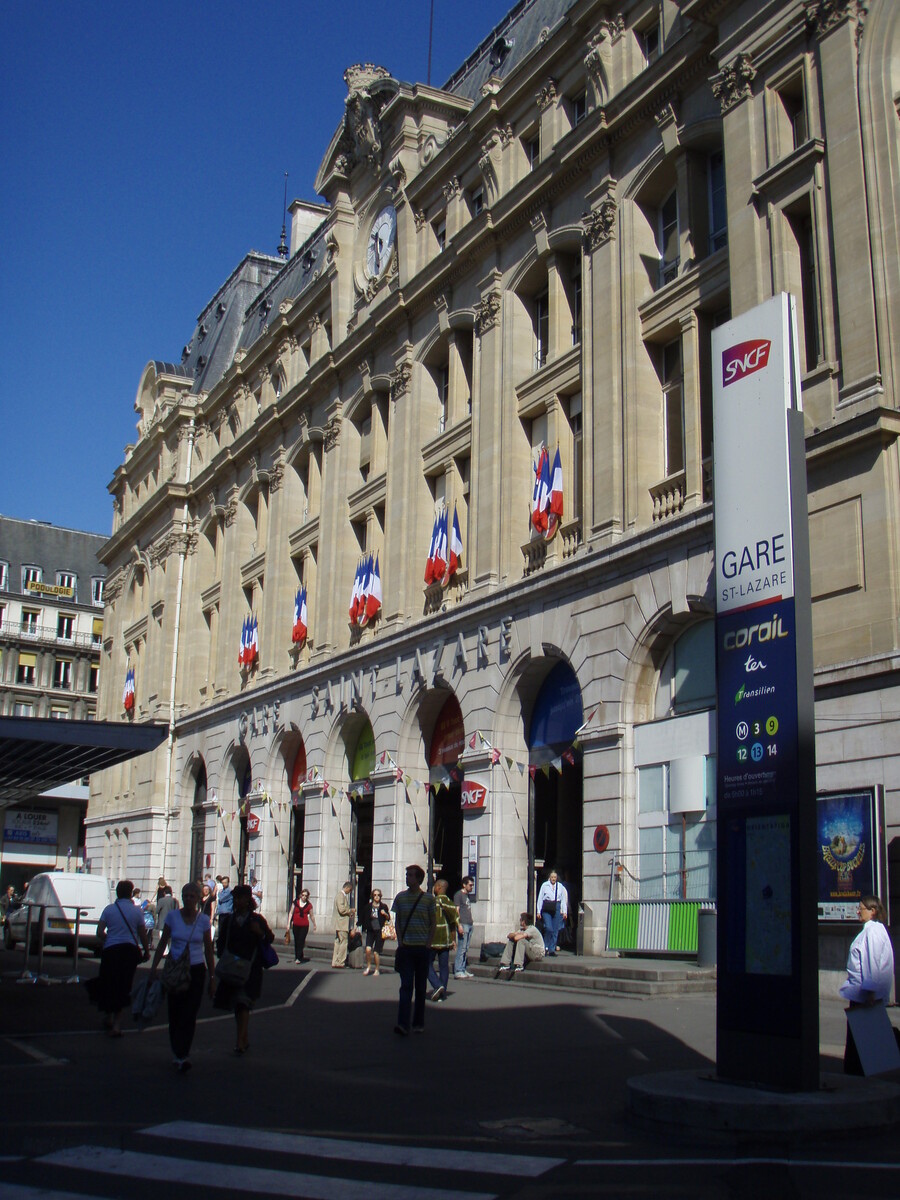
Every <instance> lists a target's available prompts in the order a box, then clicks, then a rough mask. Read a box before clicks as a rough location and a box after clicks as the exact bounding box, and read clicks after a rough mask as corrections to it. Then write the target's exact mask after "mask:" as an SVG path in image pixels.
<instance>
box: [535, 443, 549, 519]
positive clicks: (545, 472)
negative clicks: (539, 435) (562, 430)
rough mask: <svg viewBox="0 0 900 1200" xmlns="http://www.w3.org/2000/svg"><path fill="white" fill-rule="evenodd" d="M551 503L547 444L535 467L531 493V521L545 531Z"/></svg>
mask: <svg viewBox="0 0 900 1200" xmlns="http://www.w3.org/2000/svg"><path fill="white" fill-rule="evenodd" d="M549 505H550V456H549V454H548V453H547V448H546V446H541V453H540V457H539V458H538V461H537V466H536V467H535V468H534V490H533V491H532V493H531V523H532V525H533V526H534V528H535V529H536V530H537V531H538V532H539V533H543V532H544V530H545V529H546V528H547V509H548V507H549Z"/></svg>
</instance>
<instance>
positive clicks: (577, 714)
mask: <svg viewBox="0 0 900 1200" xmlns="http://www.w3.org/2000/svg"><path fill="white" fill-rule="evenodd" d="M583 720H584V709H583V707H582V703H581V688H580V686H579V684H578V680H577V678H576V676H575V672H574V671H573V670H572V668H571V667H570V666H569V665H568V663H564V662H558V663H557V664H556V665H555V666H554V667H553V669H552V670H551V671H550V673H549V674H548V675H547V677H546V679H545V680H544V682H543V684H542V686H541V689H540V691H539V692H538V694H537V697H536V699H535V702H534V709H533V710H532V714H531V722H530V729H529V736H528V748H529V766H530V771H529V773H530V775H531V787H530V789H529V806H528V809H529V818H528V820H529V827H530V828H529V839H528V842H529V859H530V862H529V872H528V909H529V911H530V912H534V906H535V903H536V900H537V893H538V891H539V889H540V886H541V884H542V883H543V882H544V880H545V879H547V877H548V876H549V874H550V872H551V871H554V870H555V871H556V872H557V874H558V875H559V879H560V882H561V883H562V884H564V885H565V888H566V891H567V893H568V897H569V906H568V908H569V911H568V921H567V929H566V930H564V931H561V933H560V942H559V944H560V947H561V948H563V949H567V948H568V949H572V950H574V949H575V932H576V930H577V921H578V913H579V911H580V908H579V906H580V904H581V901H582V899H583V898H584V882H583V881H584V873H583V872H584V868H583V863H584V803H583V791H584V788H583V772H582V762H581V754H580V752H579V751H578V750H577V749H576V746H575V743H576V739H577V736H578V732H579V730H580V728H581V725H582V723H583Z"/></svg>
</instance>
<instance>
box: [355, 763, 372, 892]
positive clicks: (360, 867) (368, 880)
mask: <svg viewBox="0 0 900 1200" xmlns="http://www.w3.org/2000/svg"><path fill="white" fill-rule="evenodd" d="M366 782H367V783H368V780H367V781H366ZM368 786H369V792H368V794H365V793H362V792H360V794H359V795H356V796H352V795H351V797H350V804H351V805H352V809H353V815H352V817H351V820H350V882H351V883H352V884H353V889H354V895H355V897H356V899H355V901H354V900H353V898H352V897H351V903H352V904H353V906H354V907H355V908H356V911H357V913H359V912H360V911H361V910H362V909H363V908H365V906H366V905H367V904H368V902H369V896H371V894H372V848H373V846H374V843H375V797H374V795H373V794H372V791H371V788H372V785H371V783H369V784H368Z"/></svg>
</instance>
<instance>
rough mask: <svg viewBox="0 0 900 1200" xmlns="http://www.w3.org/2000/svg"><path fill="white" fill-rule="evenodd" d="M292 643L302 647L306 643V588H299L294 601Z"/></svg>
mask: <svg viewBox="0 0 900 1200" xmlns="http://www.w3.org/2000/svg"><path fill="white" fill-rule="evenodd" d="M291 641H292V642H295V643H296V644H297V645H300V646H302V645H303V643H304V642H305V641H306V588H305V587H299V588H298V589H297V596H296V599H295V600H294V629H293V632H292V633H291Z"/></svg>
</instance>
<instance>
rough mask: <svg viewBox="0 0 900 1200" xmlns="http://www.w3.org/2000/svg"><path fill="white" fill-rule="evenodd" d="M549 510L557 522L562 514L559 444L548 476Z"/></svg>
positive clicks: (561, 475) (561, 477) (561, 474)
mask: <svg viewBox="0 0 900 1200" xmlns="http://www.w3.org/2000/svg"><path fill="white" fill-rule="evenodd" d="M550 512H551V514H552V515H553V516H555V517H556V520H557V522H559V521H561V520H562V515H563V473H562V462H561V461H560V457H559V446H557V447H556V458H554V460H553V471H552V473H551V476H550Z"/></svg>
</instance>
